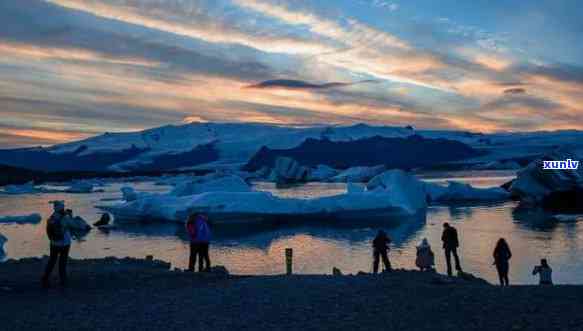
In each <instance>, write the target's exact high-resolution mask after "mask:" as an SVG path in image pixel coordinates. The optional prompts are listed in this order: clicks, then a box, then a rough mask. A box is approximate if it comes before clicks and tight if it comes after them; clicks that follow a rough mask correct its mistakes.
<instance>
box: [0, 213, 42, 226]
mask: <svg viewBox="0 0 583 331" xmlns="http://www.w3.org/2000/svg"><path fill="white" fill-rule="evenodd" d="M41 219H42V217H41V216H40V214H30V215H23V216H0V224H2V223H16V224H27V223H31V224H36V223H39V222H40V221H41Z"/></svg>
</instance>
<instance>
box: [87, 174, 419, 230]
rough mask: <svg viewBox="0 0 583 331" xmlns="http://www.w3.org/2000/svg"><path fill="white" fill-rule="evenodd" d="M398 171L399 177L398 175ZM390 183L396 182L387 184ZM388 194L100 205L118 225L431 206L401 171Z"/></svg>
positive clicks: (225, 195) (164, 198)
mask: <svg viewBox="0 0 583 331" xmlns="http://www.w3.org/2000/svg"><path fill="white" fill-rule="evenodd" d="M394 172H399V171H398V170H395V171H394ZM389 181H392V182H389ZM385 184H386V187H387V189H380V188H379V189H375V190H372V191H368V190H366V191H365V190H351V191H350V192H348V193H346V194H341V195H336V196H330V197H322V198H316V199H293V198H279V197H276V196H274V195H272V194H271V193H268V192H254V191H246V192H232V191H215V192H205V193H200V194H193V195H186V196H178V195H176V194H172V193H170V194H158V195H150V196H146V197H141V198H138V199H137V200H135V201H131V202H125V203H121V204H118V205H113V206H97V207H98V208H99V209H102V210H104V211H107V212H109V213H111V214H112V215H113V216H114V217H115V219H116V221H138V222H139V221H147V220H162V221H171V222H184V221H185V219H186V217H187V216H188V215H189V214H190V213H194V212H204V213H208V214H209V216H210V217H211V218H213V221H219V222H223V221H224V222H235V221H246V220H249V219H259V220H265V219H277V218H280V217H301V218H302V219H305V218H317V219H323V218H332V219H355V220H356V219H359V218H360V219H361V218H363V217H365V218H370V217H376V216H379V217H386V215H387V214H389V213H390V214H398V215H414V214H417V213H419V212H421V211H424V209H425V208H426V207H427V204H426V200H425V191H424V190H423V185H422V184H421V182H420V181H418V180H417V179H416V178H414V177H412V176H410V175H408V174H406V173H404V172H400V173H399V174H396V175H392V177H391V176H388V178H387V179H386V183H385Z"/></svg>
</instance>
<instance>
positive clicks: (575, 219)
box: [551, 214, 583, 223]
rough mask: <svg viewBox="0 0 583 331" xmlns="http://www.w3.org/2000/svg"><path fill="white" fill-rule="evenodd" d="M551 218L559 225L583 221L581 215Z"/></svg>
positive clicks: (564, 215)
mask: <svg viewBox="0 0 583 331" xmlns="http://www.w3.org/2000/svg"><path fill="white" fill-rule="evenodd" d="M551 218H552V219H553V220H555V221H556V222H560V223H577V222H580V221H583V215H569V214H557V215H553V216H552V217H551Z"/></svg>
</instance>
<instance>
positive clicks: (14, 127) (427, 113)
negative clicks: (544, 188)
mask: <svg viewBox="0 0 583 331" xmlns="http://www.w3.org/2000/svg"><path fill="white" fill-rule="evenodd" d="M582 36H583V3H581V2H580V1H578V0H571V1H569V0H533V1H518V0H517V1H509V0H505V1H503V0H497V1H493V0H474V1H463V2H460V1H454V0H440V1H433V0H407V1H404V0H401V1H397V0H395V1H392V0H334V1H331V0H330V1H326V0H318V1H316V0H314V1H302V0H287V1H285V0H46V1H44V0H18V1H17V0H0V148H13V147H23V146H37V145H52V144H57V143H62V142H66V141H71V140H78V139H82V138H86V137H89V136H93V135H97V134H101V133H104V132H125V131H135V130H142V129H145V128H151V127H157V126H162V125H166V124H181V123H190V122H264V123H273V124H281V125H313V124H326V125H335V124H354V123H369V124H372V125H397V126H404V125H412V126H414V127H416V128H436V129H454V130H471V131H480V132H498V131H535V130H565V129H583V43H581V38H582Z"/></svg>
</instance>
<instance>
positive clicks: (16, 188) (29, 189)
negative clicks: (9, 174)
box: [2, 182, 39, 194]
mask: <svg viewBox="0 0 583 331" xmlns="http://www.w3.org/2000/svg"><path fill="white" fill-rule="evenodd" d="M38 192H39V190H38V189H37V188H36V187H34V183H33V182H28V183H26V184H22V185H6V186H4V191H3V192H2V193H5V194H30V193H38Z"/></svg>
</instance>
